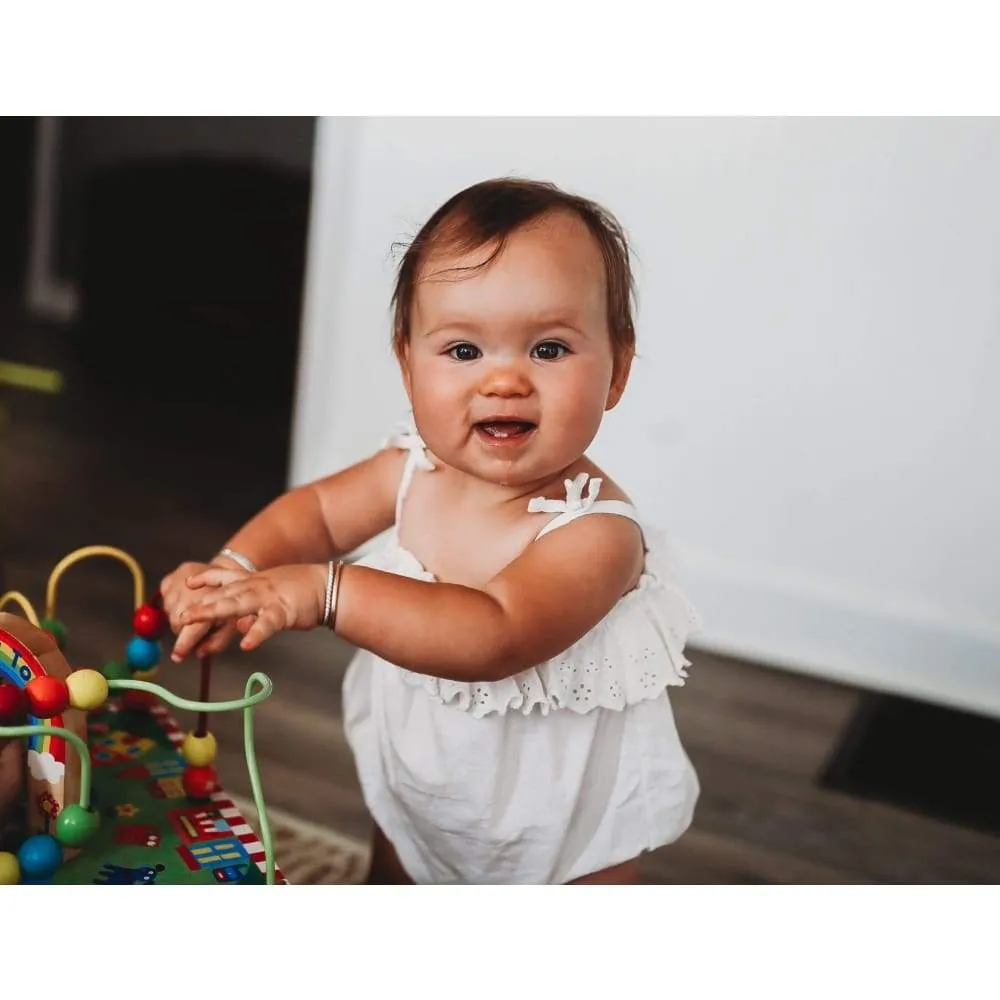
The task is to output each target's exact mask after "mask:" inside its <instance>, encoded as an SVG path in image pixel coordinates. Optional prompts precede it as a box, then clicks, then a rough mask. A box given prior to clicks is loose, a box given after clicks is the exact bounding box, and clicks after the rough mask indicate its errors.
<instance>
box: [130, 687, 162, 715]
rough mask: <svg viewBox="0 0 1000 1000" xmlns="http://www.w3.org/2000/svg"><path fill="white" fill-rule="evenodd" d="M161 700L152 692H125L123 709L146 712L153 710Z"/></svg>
mask: <svg viewBox="0 0 1000 1000" xmlns="http://www.w3.org/2000/svg"><path fill="white" fill-rule="evenodd" d="M157 701H159V699H158V698H157V697H156V695H155V694H153V692H152V691H123V692H122V708H125V709H128V710H129V711H132V712H145V711H148V710H149V709H151V708H152V707H153V706H154V705H155V704H156V703H157Z"/></svg>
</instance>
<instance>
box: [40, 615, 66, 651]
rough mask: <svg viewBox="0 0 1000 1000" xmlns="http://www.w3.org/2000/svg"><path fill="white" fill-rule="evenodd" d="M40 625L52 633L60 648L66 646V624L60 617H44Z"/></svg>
mask: <svg viewBox="0 0 1000 1000" xmlns="http://www.w3.org/2000/svg"><path fill="white" fill-rule="evenodd" d="M39 625H40V626H41V628H43V629H45V631H46V632H50V633H51V634H52V638H53V639H55V641H56V645H57V646H58V647H59V648H60V649H65V648H66V626H65V625H64V624H63V623H62V622H61V621H59V619H58V618H43V619H42V620H41V622H39Z"/></svg>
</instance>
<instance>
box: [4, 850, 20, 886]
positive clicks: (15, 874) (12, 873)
mask: <svg viewBox="0 0 1000 1000" xmlns="http://www.w3.org/2000/svg"><path fill="white" fill-rule="evenodd" d="M20 881H21V866H20V865H19V864H18V863H17V855H16V854H8V853H7V851H0V885H17V884H18V883H19V882H20Z"/></svg>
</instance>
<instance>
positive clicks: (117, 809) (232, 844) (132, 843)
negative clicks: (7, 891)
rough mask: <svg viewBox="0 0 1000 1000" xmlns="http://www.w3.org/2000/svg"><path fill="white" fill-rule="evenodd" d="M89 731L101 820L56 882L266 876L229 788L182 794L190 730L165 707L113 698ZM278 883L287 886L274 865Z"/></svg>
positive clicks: (259, 879)
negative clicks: (199, 797) (182, 748)
mask: <svg viewBox="0 0 1000 1000" xmlns="http://www.w3.org/2000/svg"><path fill="white" fill-rule="evenodd" d="M87 729H88V733H87V742H88V744H89V746H90V756H91V759H92V761H93V765H94V768H93V789H92V804H93V807H94V808H95V809H97V810H98V811H99V812H100V816H101V826H100V829H99V831H98V832H97V834H95V836H94V837H93V838H92V839H91V840H89V841H87V843H86V844H85V845H84V846H83V847H82V848H81V849H80V852H79V854H78V855H77V856H76V857H74V858H72V859H71V860H69V861H67V862H66V863H65V864H63V865H62V866H61V867H60V868H59V869H58V870H57V871H56V873H55V875H54V876H53V877H52V878H51V879H49V880H48V882H49V883H50V884H57V885H66V884H69V885H85V884H97V885H152V884H156V885H263V884H265V874H264V873H265V871H266V863H265V855H264V848H263V846H262V845H261V843H260V841H259V839H258V837H257V834H256V833H255V832H254V831H253V830H252V829H251V828H250V826H249V825H248V824H247V822H246V820H245V819H244V818H243V817H242V816H241V814H240V812H239V810H238V809H236V807H235V806H234V805H233V803H232V802H231V801H230V800H229V798H228V796H226V794H225V793H224V792H216V793H215V794H213V795H212V797H211V799H209V800H206V801H196V800H194V799H190V798H188V797H187V796H186V795H185V793H184V790H183V788H182V787H181V775H182V774H183V772H184V767H185V764H184V759H183V757H182V756H181V754H180V752H179V750H178V749H177V748H178V746H179V744H180V743H181V741H182V740H183V739H184V733H183V731H182V730H180V729H179V728H178V726H177V724H176V722H175V721H174V719H173V718H172V716H171V715H170V713H169V711H168V710H167V708H166V707H165V706H164V705H162V704H160V703H156V704H153V705H152V706H151V707H149V708H148V709H125V708H121V707H120V705H119V702H118V701H109V702H108V703H107V704H106V705H105V706H104V707H103V708H102V709H101V710H100V711H97V712H93V713H90V715H89V716H88V719H87ZM275 882H276V883H277V884H287V881H286V879H285V877H284V875H283V874H282V873H281V871H280V870H279V869H278V868H277V867H276V868H275Z"/></svg>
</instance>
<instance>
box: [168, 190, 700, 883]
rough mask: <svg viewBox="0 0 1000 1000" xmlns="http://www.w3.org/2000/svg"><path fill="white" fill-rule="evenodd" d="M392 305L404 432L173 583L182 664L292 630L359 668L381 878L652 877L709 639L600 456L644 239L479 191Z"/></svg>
mask: <svg viewBox="0 0 1000 1000" xmlns="http://www.w3.org/2000/svg"><path fill="white" fill-rule="evenodd" d="M393 301H394V308H395V319H394V329H393V337H392V345H393V349H394V352H395V355H396V358H397V360H398V363H399V367H400V371H401V375H402V380H403V384H404V386H405V389H406V392H407V395H408V397H409V401H410V405H411V407H412V421H411V423H410V424H409V425H408V426H406V427H405V428H404V430H403V431H402V432H401V433H399V434H397V435H396V436H394V437H392V438H391V439H390V440H389V441H388V442H387V444H386V445H385V447H383V448H382V449H381V450H379V451H378V452H376V453H375V454H373V455H371V456H370V457H369V458H367V459H365V460H363V461H361V462H359V463H357V464H355V465H353V466H351V467H349V468H346V469H343V470H341V471H338V472H336V473H334V474H332V475H329V476H327V477H324V478H322V479H320V480H318V481H317V482H313V483H310V484H309V485H305V486H301V487H297V488H295V489H292V490H290V491H289V492H287V493H286V494H284V495H283V496H280V497H279V498H277V499H276V500H274V501H273V502H272V503H271V504H269V505H268V506H267V507H266V508H264V510H262V511H261V512H260V513H258V514H256V515H255V516H254V517H252V518H251V519H250V520H249V521H248V522H247V523H246V524H245V525H243V527H241V528H240V529H239V530H238V531H237V532H236V533H235V534H234V535H232V537H231V538H230V539H229V540H228V541H227V543H226V545H225V547H224V548H223V550H221V551H220V553H219V555H218V556H216V557H215V558H214V559H212V560H211V561H210V563H208V564H206V563H190V562H188V563H184V564H182V565H181V566H179V567H178V568H177V569H176V570H174V571H173V572H172V573H170V574H169V575H168V576H167V577H165V578H164V580H163V581H162V593H163V597H164V603H165V608H166V610H167V612H168V614H169V615H170V620H171V624H172V627H173V629H174V631H175V632H176V633H177V639H176V643H175V645H174V650H173V656H174V659H176V660H180V659H183V658H184V657H185V656H187V655H189V654H191V653H195V654H197V655H204V654H207V653H214V652H219V651H221V650H222V649H223V648H225V647H226V645H227V644H228V643H229V642H230V641H231V640H232V639H233V637H234V636H236V635H242V638H241V640H240V645H241V647H242V648H243V649H247V650H249V649H254V648H256V647H257V646H259V645H260V644H261V643H262V642H264V641H265V640H266V639H267V638H268V637H269V636H271V635H274V634H275V633H276V632H277V631H279V630H282V629H314V628H317V627H323V628H329V629H332V630H333V631H334V632H336V633H337V634H338V635H339V636H341V637H342V638H343V639H345V640H346V641H347V642H349V643H351V644H353V645H354V646H356V647H358V650H359V652H358V655H357V657H356V658H355V660H354V661H353V662H352V664H351V666H350V668H349V670H348V673H347V676H346V678H345V681H344V692H343V693H344V724H345V730H346V733H347V737H348V740H349V742H350V745H351V747H352V750H353V753H354V756H355V760H356V764H357V768H358V774H359V779H360V783H361V787H362V790H363V794H364V797H365V801H366V803H367V806H368V808H369V809H370V811H371V813H372V816H373V819H374V827H375V834H374V844H373V851H372V868H371V874H370V881H372V882H417V883H485V882H494V883H534V884H539V883H557V884H561V883H570V882H615V883H628V882H636V881H639V880H640V875H639V859H640V857H641V855H642V854H643V853H644V852H646V851H649V850H652V849H654V848H657V847H660V846H662V845H665V844H669V843H671V842H673V841H675V840H676V839H677V838H678V837H680V836H681V834H682V833H683V832H684V831H685V830H686V829H687V828H688V826H689V825H690V823H691V820H692V815H693V810H694V807H695V803H696V800H697V798H698V793H699V786H698V781H697V778H696V775H695V772H694V770H693V768H692V766H691V764H690V761H689V759H688V757H687V755H686V753H685V751H684V749H683V747H682V744H681V742H680V739H679V737H678V733H677V730H676V727H675V724H674V718H673V713H672V710H671V705H670V700H669V696H668V688H669V687H671V686H674V685H680V684H682V683H683V682H684V679H685V676H686V668H687V667H688V666H689V665H690V664H689V661H688V660H687V658H686V657H685V655H684V645H685V642H686V640H687V637H688V635H689V634H690V633H691V631H692V630H694V629H695V628H696V627H697V625H698V618H697V614H696V612H695V611H694V610H693V608H691V606H690V605H689V604H688V602H687V601H686V600H685V598H684V596H683V595H682V594H681V593H680V592H679V591H678V590H677V589H676V588H675V586H674V585H673V583H672V580H671V572H670V567H669V565H668V564H667V562H666V559H665V553H664V549H663V542H662V540H661V539H660V538H659V537H658V536H657V534H656V532H655V531H654V530H652V529H651V528H650V527H649V526H648V525H647V524H645V523H644V522H643V519H642V517H641V516H640V514H639V513H638V511H637V510H636V509H635V507H634V506H633V505H632V503H631V502H630V500H629V497H628V496H627V494H626V493H625V491H624V490H623V489H622V488H621V486H619V485H618V483H616V482H615V481H614V480H613V479H611V478H610V477H609V476H608V475H607V474H606V473H605V472H604V471H603V470H602V469H599V468H598V467H597V466H596V465H595V464H594V463H593V462H592V461H591V460H590V459H589V458H588V457H587V454H586V452H587V448H588V447H589V446H590V444H591V442H592V441H593V440H594V438H595V436H596V434H597V432H598V429H599V428H600V426H601V421H602V419H603V418H604V414H605V413H606V412H607V411H609V410H611V409H612V408H613V407H614V406H615V405H616V404H617V403H618V401H619V400H620V399H621V397H622V393H623V392H624V391H625V387H626V384H627V382H628V376H629V371H630V366H631V363H632V359H633V355H634V351H635V332H634V326H633V316H632V309H633V278H632V272H631V267H630V262H629V249H628V245H627V242H626V238H625V234H624V232H623V230H622V228H621V227H620V225H619V224H618V223H617V221H616V220H615V219H614V218H613V217H612V216H611V215H610V214H609V213H608V212H607V211H606V210H604V209H603V208H602V207H600V206H599V205H597V204H595V203H593V202H592V201H589V200H587V199H584V198H582V197H578V196H575V195H573V194H569V193H566V192H564V191H562V190H560V189H558V188H557V187H555V186H553V185H551V184H546V183H540V182H534V181H527V180H512V179H499V180H493V181H487V182H484V183H480V184H477V185H475V186H473V187H471V188H468V189H466V190H463V191H461V192H459V193H458V194H456V195H455V196H453V197H452V198H451V199H450V200H448V201H447V202H446V203H445V204H444V205H442V206H441V207H440V208H439V209H438V210H437V211H436V212H435V213H434V214H433V215H432V216H431V218H430V219H429V220H428V221H427V222H426V223H425V225H424V226H423V228H422V229H421V230H420V232H419V234H418V235H417V236H416V238H415V240H414V241H413V243H412V244H411V245H410V246H409V248H408V250H407V252H406V254H405V256H404V258H403V259H402V261H401V264H400V268H399V272H398V277H397V283H396V289H395V294H394V300H393ZM383 533H385V538H384V544H382V545H381V546H380V547H379V548H378V549H377V550H376V551H375V552H374V553H373V554H371V555H369V556H367V557H366V558H364V559H360V560H357V561H353V562H348V561H345V556H347V555H348V554H349V553H351V552H353V551H354V550H356V549H357V548H358V547H359V546H360V545H362V543H364V542H367V541H368V540H370V539H373V538H376V537H377V536H379V535H382V534H383Z"/></svg>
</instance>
